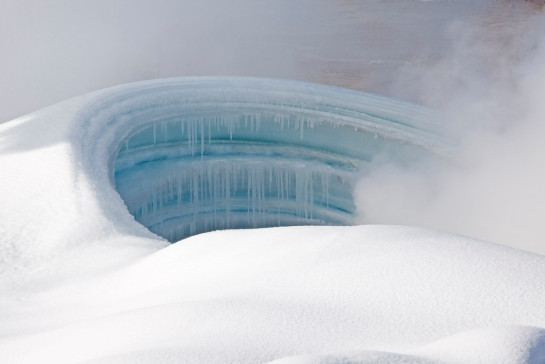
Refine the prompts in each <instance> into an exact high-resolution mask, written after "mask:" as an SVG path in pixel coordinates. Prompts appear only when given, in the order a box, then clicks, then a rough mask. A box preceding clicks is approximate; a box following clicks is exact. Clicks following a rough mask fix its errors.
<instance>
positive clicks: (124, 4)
mask: <svg viewBox="0 0 545 364" xmlns="http://www.w3.org/2000/svg"><path fill="white" fill-rule="evenodd" d="M514 4H515V5H514ZM529 11H532V6H531V4H530V3H528V2H525V1H518V2H508V1H507V0H505V1H497V0H495V1H488V0H456V1H420V0H398V1H396V0H381V1H377V0H360V1H358V0H355V1H354V0H232V1H220V0H79V1H74V0H2V1H1V2H0V100H2V103H1V104H0V105H1V107H0V122H1V121H6V120H10V119H12V118H15V117H18V116H21V115H23V114H25V113H28V112H31V111H34V110H35V109H37V108H40V107H44V106H47V105H50V104H52V103H55V102H58V101H62V100H64V99H67V98H69V97H72V96H75V95H79V94H82V93H86V92H89V91H92V90H96V89H101V88H104V87H108V86H112V85H117V84H120V83H126V82H132V81H139V80H145V79H152V78H160V77H174V76H190V75H216V74H221V75H250V76H265V77H281V78H294V79H301V80H309V81H316V82H323V83H328V84H333V85H340V86H346V87H351V88H356V89H362V90H368V91H373V92H378V93H382V94H388V95H396V96H401V97H405V98H411V99H417V97H418V96H417V95H415V91H414V88H413V87H412V86H411V83H410V82H405V83H404V84H403V85H402V86H399V85H395V84H396V83H397V82H398V80H399V78H400V69H401V68H402V67H406V66H415V65H419V64H426V65H427V64H429V63H431V62H436V61H437V60H438V59H440V58H441V57H443V54H444V53H445V50H446V49H448V47H449V46H450V45H449V37H450V36H451V35H450V34H449V31H450V30H449V29H450V26H451V24H452V23H456V22H459V23H463V24H473V25H474V26H476V27H483V29H490V30H491V31H493V30H494V29H496V28H503V27H511V26H513V25H514V24H517V23H519V22H521V21H523V20H524V18H525V13H527V12H529Z"/></svg>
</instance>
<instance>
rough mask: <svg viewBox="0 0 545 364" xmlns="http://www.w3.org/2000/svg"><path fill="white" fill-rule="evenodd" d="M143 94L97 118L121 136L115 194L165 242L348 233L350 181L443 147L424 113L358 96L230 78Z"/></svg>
mask: <svg viewBox="0 0 545 364" xmlns="http://www.w3.org/2000/svg"><path fill="white" fill-rule="evenodd" d="M151 86H152V87H151V89H149V88H148V89H146V88H145V87H141V88H139V89H137V90H136V91H134V90H131V91H132V92H131V93H128V92H125V93H121V96H117V98H118V100H116V101H117V102H112V106H110V107H109V108H107V107H105V108H103V109H102V110H101V114H102V115H101V116H100V117H101V118H102V119H103V120H106V122H107V124H109V125H118V124H122V125H123V127H121V128H119V132H118V133H117V135H118V137H119V136H121V137H119V139H118V142H117V145H118V147H117V148H118V150H117V152H116V153H115V155H116V158H114V161H113V167H112V169H113V172H112V173H113V180H114V181H115V187H116V189H117V191H118V193H119V194H120V196H121V197H122V199H123V200H124V202H125V205H126V206H127V208H128V210H129V212H130V213H131V214H132V215H133V216H134V217H135V219H136V220H137V221H138V222H140V223H141V224H142V225H144V226H145V227H147V228H148V229H149V230H151V231H152V232H154V233H156V234H157V235H160V236H163V237H165V238H166V239H168V240H169V241H171V242H175V241H178V240H180V239H183V238H185V237H188V236H191V235H195V234H199V233H202V232H206V231H211V230H217V229H228V228H258V227H271V226H287V225H350V224H352V223H353V217H354V216H353V215H354V211H355V206H354V202H353V197H352V193H353V188H354V185H355V183H356V179H357V177H358V176H359V174H360V173H362V172H364V171H365V169H366V168H368V166H369V165H370V164H369V163H370V162H371V161H372V160H373V159H374V158H376V157H377V156H380V158H381V159H390V160H394V161H396V163H410V162H411V161H414V160H418V159H420V158H422V157H425V156H429V155H432V154H436V153H438V151H439V150H440V149H441V148H442V147H443V146H444V141H443V140H441V138H440V137H438V136H437V133H436V131H435V130H434V127H435V126H436V125H435V124H434V123H433V121H432V120H431V119H432V118H431V113H430V112H428V111H427V110H425V109H423V108H421V107H418V106H417V105H413V104H408V103H404V102H400V101H397V100H391V99H386V98H381V97H378V96H375V95H369V94H365V93H361V92H356V91H350V90H344V89H338V88H333V87H327V86H322V85H311V84H307V83H300V82H292V81H277V80H259V79H238V78H195V79H181V80H177V81H155V85H151ZM138 101H140V102H138ZM110 109H113V110H115V111H112V110H110ZM97 110H99V108H97ZM95 118H96V117H95Z"/></svg>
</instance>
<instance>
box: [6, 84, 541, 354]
mask: <svg viewBox="0 0 545 364" xmlns="http://www.w3.org/2000/svg"><path fill="white" fill-rule="evenodd" d="M0 149H1V150H0V169H1V170H2V171H3V173H4V179H3V181H2V183H1V185H0V197H1V199H2V205H1V208H0V232H1V235H0V236H1V238H0V239H1V240H0V259H1V262H0V263H1V266H0V267H1V269H2V271H1V276H0V279H1V280H0V289H1V291H2V295H1V298H0V323H1V325H0V336H1V337H2V339H0V358H2V361H5V362H10V363H31V362H36V361H42V362H56V363H75V362H99V363H107V362H114V363H122V362H149V363H157V362H165V363H173V362H203V363H204V362H206V363H211V362H222V363H226V362H237V363H241V362H247V363H255V362H266V361H272V360H277V359H280V360H281V362H327V363H330V362H346V361H351V362H361V363H365V362H377V361H378V362H380V361H382V362H415V363H416V362H418V363H421V362H422V363H424V362H426V363H427V362H452V363H454V362H460V361H462V362H468V363H471V362H474V363H479V362H504V363H540V362H543V360H544V352H545V342H544V339H543V338H544V337H545V336H544V329H543V328H544V327H545V309H544V308H543V304H542V303H543V302H545V282H544V281H543V279H542V277H543V275H544V274H545V258H544V257H542V256H539V255H534V254H531V253H525V252H521V251H517V250H514V249H510V248H506V247H501V246H498V245H494V244H490V243H485V242H480V241H475V240H471V239H466V238H462V237H456V236H452V235H448V234H443V233H438V232H432V231H427V230H420V229H416V228H404V227H385V226H368V227H346V226H345V227H340V226H338V227H333V226H327V227H326V226H323V227H309V226H307V227H291V228H286V227H284V228H276V229H257V230H226V231H216V232H209V233H207V234H201V235H198V236H191V237H190V238H188V239H185V240H183V242H181V243H177V244H173V245H169V244H168V243H167V241H166V240H165V238H166V239H169V240H171V241H176V240H177V239H179V238H181V237H186V236H189V235H194V234H197V233H202V232H206V231H209V230H215V229H218V228H233V227H234V228H239V227H245V228H251V227H268V226H278V225H299V224H304V225H312V224H325V225H335V224H349V223H351V221H352V215H353V213H354V205H353V199H352V193H353V188H354V186H355V182H356V180H357V178H358V176H359V175H361V174H365V173H366V172H367V171H368V169H369V168H373V165H374V164H373V163H370V162H371V161H376V160H387V161H390V162H392V161H393V162H395V163H400V164H409V163H415V162H418V161H420V160H421V159H422V158H444V157H445V156H447V155H448V151H449V142H448V141H446V140H445V139H444V138H442V137H441V135H440V133H439V131H438V128H437V124H436V119H435V118H434V114H433V113H432V112H431V111H429V110H427V109H424V108H422V107H419V106H417V105H414V104H410V103H405V102H402V101H398V100H392V99H387V98H382V97H378V96H374V95H369V94H364V93H360V92H356V91H349V90H343V89H338V88H334V87H326V86H320V85H313V84H306V83H299V82H291V81H275V80H260V79H240V78H190V79H173V80H158V81H150V82H143V83H136V84H129V85H123V86H119V87H115V88H112V89H107V90H103V91H99V92H96V93H93V94H89V95H85V96H82V97H79V98H75V99H72V100H69V101H66V102H64V103H62V104H58V105H55V106H52V107H50V108H47V109H44V110H40V111H38V112H36V113H33V114H30V115H27V116H25V117H22V118H19V119H16V120H14V121H12V122H9V123H6V124H3V125H1V126H0ZM152 231H153V232H152ZM158 235H159V236H158ZM476 343H482V344H481V345H476ZM28 348H32V350H31V351H30V350H28Z"/></svg>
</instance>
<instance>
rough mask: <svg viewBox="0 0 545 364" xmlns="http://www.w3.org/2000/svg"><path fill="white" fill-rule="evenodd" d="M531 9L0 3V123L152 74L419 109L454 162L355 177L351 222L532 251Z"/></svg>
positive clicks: (539, 29) (513, 4)
mask: <svg viewBox="0 0 545 364" xmlns="http://www.w3.org/2000/svg"><path fill="white" fill-rule="evenodd" d="M544 26H545V16H544V14H543V10H542V5H541V4H540V2H539V1H523V0H520V1H517V0H511V1H509V0H445V1H442V0H437V1H421V0H360V1H357V0H259V1H258V0H232V1H229V2H227V1H220V0H199V1H197V0H194V1H181V0H179V1H174V0H93V1H91V0H88V1H86V0H81V1H75V0H2V1H1V2H0V50H1V53H0V100H2V101H1V103H0V122H4V121H7V120H10V119H13V118H15V117H18V116H21V115H23V114H25V113H28V112H31V111H34V110H36V109H38V108H40V107H44V106H47V105H50V104H52V103H55V102H58V101H62V100H64V99H67V98H70V97H73V96H76V95H79V94H82V93H86V92H89V91H92V90H96V89H101V88H105V87H108V86H113V85H117V84H120V83H126V82H132V81H139V80H145V79H152V78H161V77H174V76H191V75H220V74H221V75H247V76H262V77H280V78H291V79H300V80H307V81H315V82H322V83H327V84H332V85H338V86H345V87H351V88H355V89H360V90H366V91H371V92H377V93H381V94H385V95H389V96H395V97H401V98H405V99H409V100H413V101H417V102H421V103H424V104H426V105H429V106H433V107H435V108H437V109H439V110H441V112H442V113H443V117H442V118H443V120H441V121H442V122H443V123H444V125H445V129H446V130H448V132H449V135H451V136H452V137H453V138H457V140H458V141H459V145H460V147H459V148H458V149H457V150H456V152H455V153H454V155H453V157H452V160H453V161H454V162H452V163H449V164H448V165H445V166H437V165H434V166H431V165H428V164H423V165H422V166H420V168H417V169H412V170H401V169H399V168H397V167H394V166H390V165H378V166H377V169H376V170H375V172H374V173H373V174H370V175H366V176H364V177H363V178H362V181H361V183H360V188H358V191H357V192H358V193H357V199H358V206H359V208H360V222H362V223H396V224H412V225H420V226H426V227H431V228H436V229H442V230H447V231H452V232H457V233H461V234H466V235H470V236H474V237H479V238H483V239H488V240H492V241H496V242H502V243H506V244H509V245H512V246H516V247H521V248H524V249H529V250H533V251H540V252H542V253H544V254H545V243H544V242H545V224H544V223H543V220H544V219H545V193H544V192H543V187H542V186H544V185H545V172H544V171H545V163H544V162H543V156H545V147H543V145H545V143H543V142H542V140H541V139H542V136H543V135H544V133H543V132H545V120H544V115H545V110H544V106H543V105H544V104H545V103H544V102H543V99H544V98H545V97H544V95H545V50H544V48H545V45H544V39H545V36H544V34H545V29H544Z"/></svg>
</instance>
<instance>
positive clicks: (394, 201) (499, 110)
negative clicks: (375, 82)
mask: <svg viewBox="0 0 545 364" xmlns="http://www.w3.org/2000/svg"><path fill="white" fill-rule="evenodd" d="M527 5H528V4H525V6H527ZM451 34H452V48H451V51H450V52H447V53H446V55H445V57H444V58H442V59H440V60H439V61H437V62H436V63H435V64H433V65H431V66H429V67H428V68H427V69H412V70H406V73H405V78H404V79H405V80H406V81H407V80H411V81H412V82H416V80H417V79H418V80H420V81H419V83H418V85H417V86H415V85H414V84H413V85H411V87H412V88H411V89H412V90H419V91H420V93H419V98H420V100H421V101H422V102H424V103H427V104H428V105H431V106H433V107H436V108H439V109H440V110H441V111H442V112H443V122H444V124H445V130H446V133H447V134H448V135H449V136H450V137H452V138H453V139H456V140H458V145H457V148H456V150H455V152H454V155H453V156H452V160H450V161H447V162H445V163H444V164H442V165H437V164H434V165H432V164H422V165H420V166H417V167H414V166H412V167H411V168H410V169H404V168H401V167H396V166H394V165H388V164H381V165H377V167H376V169H375V170H374V172H372V173H371V174H369V175H366V176H364V177H363V178H362V180H361V181H360V183H359V185H358V187H357V190H356V194H357V198H356V199H357V204H358V209H359V212H360V222H361V223H387V224H403V225H418V226H423V227H428V228H433V229H438V230H444V231H450V232H454V233H459V234H463V235H468V236H472V237H476V238H481V239H484V240H488V241H493V242H497V243H502V244H505V245H509V246H512V247H516V248H519V249H524V250H529V251H533V252H538V253H541V254H545V224H544V219H545V143H544V135H545V102H544V100H545V13H544V12H543V11H540V12H538V13H537V15H533V16H530V17H529V18H528V19H525V21H524V22H520V23H515V24H514V25H513V26H511V27H507V28H502V27H498V28H497V29H494V28H492V29H483V28H478V27H476V28H468V27H467V24H466V25H464V26H463V27H462V26H458V25H454V26H453V27H452V28H451ZM401 87H402V88H403V87H404V88H405V89H408V86H407V84H405V85H403V84H402V85H401Z"/></svg>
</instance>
